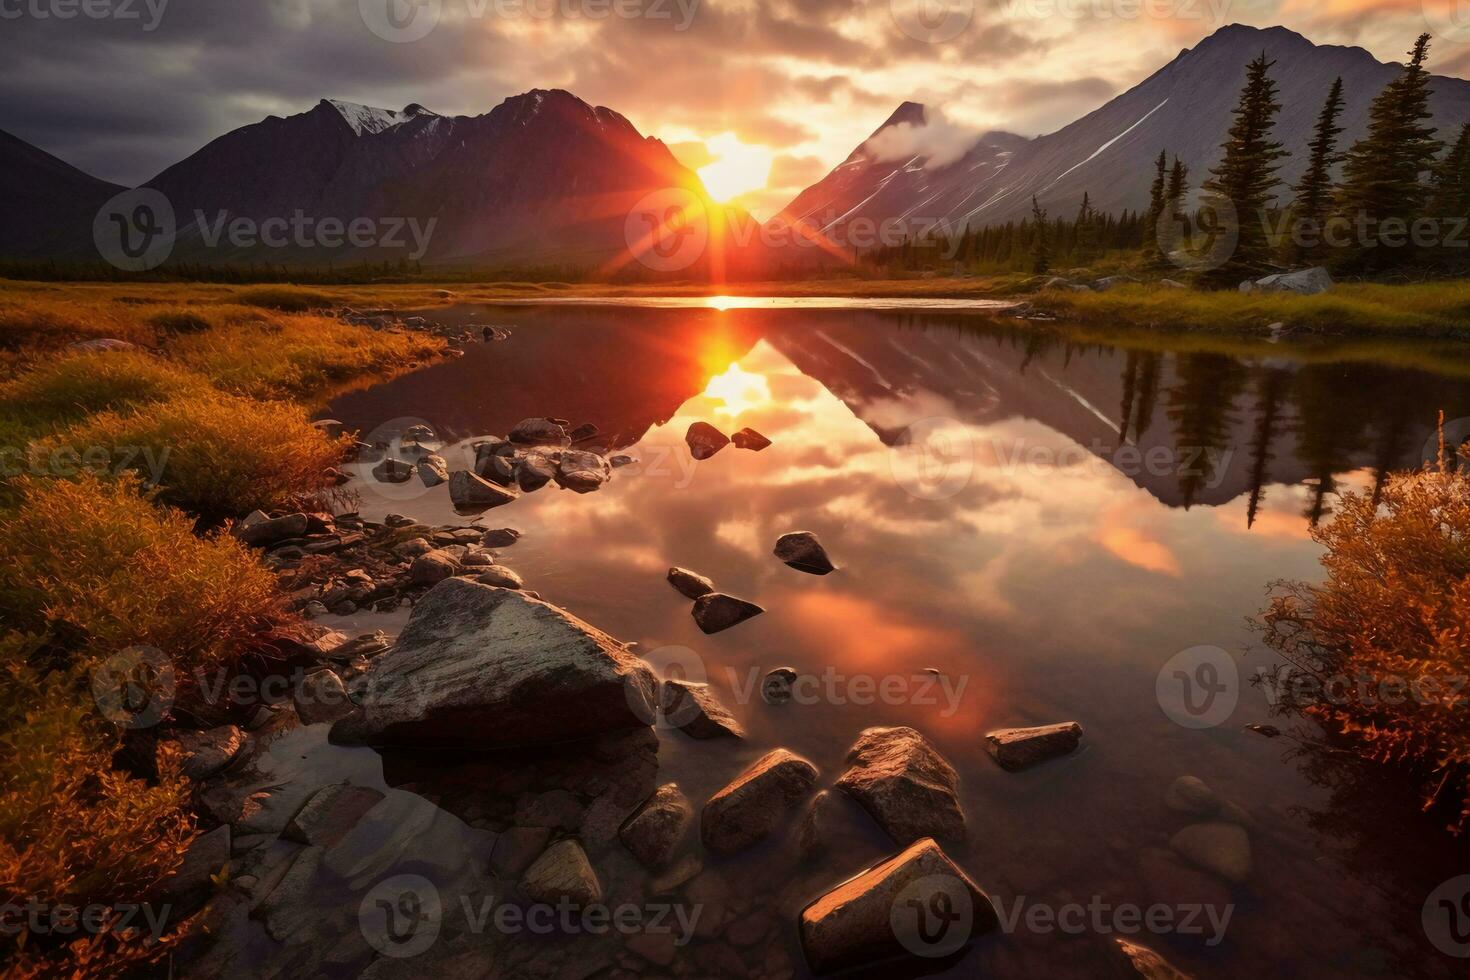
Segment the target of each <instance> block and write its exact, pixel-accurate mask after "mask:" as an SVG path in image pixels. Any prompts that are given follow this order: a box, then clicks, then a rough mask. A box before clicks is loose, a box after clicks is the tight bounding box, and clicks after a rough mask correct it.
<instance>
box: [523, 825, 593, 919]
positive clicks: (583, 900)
mask: <svg viewBox="0 0 1470 980" xmlns="http://www.w3.org/2000/svg"><path fill="white" fill-rule="evenodd" d="M521 889H522V890H523V891H525V893H526V897H528V898H530V899H531V901H533V902H543V903H545V904H547V905H557V904H559V903H561V902H562V901H563V900H566V901H569V902H571V903H572V904H573V905H578V906H582V905H594V904H596V903H597V902H600V901H602V883H601V882H600V881H598V880H597V872H595V871H593V870H592V864H591V863H590V862H589V861H588V860H587V852H586V851H584V850H582V845H581V844H578V843H577V842H576V841H575V840H572V839H571V838H566V839H564V840H559V841H557V842H556V843H555V844H552V845H551V846H550V847H548V848H547V849H546V850H545V851H543V852H542V853H541V856H540V857H538V858H537V859H536V860H535V861H534V862H532V864H531V866H530V867H529V868H527V869H526V874H525V877H523V878H522V879H521Z"/></svg>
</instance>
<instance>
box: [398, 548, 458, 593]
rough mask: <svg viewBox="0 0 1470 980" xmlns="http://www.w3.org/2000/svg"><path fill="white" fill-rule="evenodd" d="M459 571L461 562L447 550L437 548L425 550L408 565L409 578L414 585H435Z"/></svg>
mask: <svg viewBox="0 0 1470 980" xmlns="http://www.w3.org/2000/svg"><path fill="white" fill-rule="evenodd" d="M458 572H459V562H457V561H455V559H454V556H453V555H451V554H450V553H449V552H447V551H441V550H439V549H437V548H435V549H431V550H429V551H426V552H424V553H423V554H421V555H419V556H418V557H416V558H415V559H414V560H413V564H412V565H410V566H408V580H409V581H410V582H412V583H413V584H414V585H435V584H437V583H439V582H442V581H444V580H445V579H447V578H449V577H450V576H452V575H455V574H457V573H458Z"/></svg>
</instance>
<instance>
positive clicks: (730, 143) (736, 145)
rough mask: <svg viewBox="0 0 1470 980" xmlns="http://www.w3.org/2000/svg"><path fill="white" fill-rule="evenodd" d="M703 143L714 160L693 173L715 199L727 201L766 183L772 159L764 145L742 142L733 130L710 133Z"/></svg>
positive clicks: (757, 188)
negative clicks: (697, 175)
mask: <svg viewBox="0 0 1470 980" xmlns="http://www.w3.org/2000/svg"><path fill="white" fill-rule="evenodd" d="M704 145H705V147H706V149H708V150H709V152H710V155H711V156H713V157H714V158H715V159H714V162H713V163H707V164H705V165H704V166H702V167H700V168H699V170H698V171H696V172H697V173H698V174H699V179H700V180H701V181H703V182H704V186H705V188H706V189H707V190H708V191H709V192H710V196H711V197H713V198H714V199H715V200H717V201H721V202H725V201H729V200H732V199H734V198H737V197H739V196H740V195H741V194H747V193H749V192H750V191H755V190H760V189H761V188H762V187H765V186H766V181H767V180H768V179H769V178H770V176H771V161H772V160H773V159H774V157H773V155H772V153H771V151H770V150H769V149H767V148H766V147H764V146H752V145H751V144H749V143H742V142H740V138H739V137H738V136H736V135H735V134H734V133H721V134H720V135H718V136H713V137H711V138H709V139H707V140H705V141H704Z"/></svg>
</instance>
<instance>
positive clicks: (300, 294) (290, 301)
mask: <svg viewBox="0 0 1470 980" xmlns="http://www.w3.org/2000/svg"><path fill="white" fill-rule="evenodd" d="M235 301H236V302H238V303H242V304H244V305H245V306H259V307H263V308H264V309H267V310H280V311H281V312H283V313H305V312H306V311H307V310H322V309H328V308H330V307H331V306H333V305H334V304H333V300H332V297H330V296H328V295H327V294H326V293H319V292H316V291H314V290H310V289H300V288H298V287H295V286H262V287H259V288H257V289H246V290H243V291H241V292H239V293H237V294H236V295H235Z"/></svg>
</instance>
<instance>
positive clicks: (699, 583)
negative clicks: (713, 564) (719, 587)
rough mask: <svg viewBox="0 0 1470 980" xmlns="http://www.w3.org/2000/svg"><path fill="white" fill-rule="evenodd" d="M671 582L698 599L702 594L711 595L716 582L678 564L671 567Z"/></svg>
mask: <svg viewBox="0 0 1470 980" xmlns="http://www.w3.org/2000/svg"><path fill="white" fill-rule="evenodd" d="M669 584H670V585H672V586H673V587H674V588H676V589H678V590H679V591H680V592H681V593H683V594H684V595H685V596H686V597H688V598H690V599H698V598H699V597H700V596H702V595H709V594H710V593H711V592H713V591H714V590H715V583H714V582H711V581H710V580H709V579H707V578H705V577H704V576H703V575H700V574H699V573H698V572H691V571H690V570H689V569H687V568H679V567H678V566H677V565H676V566H675V567H673V568H670V569H669Z"/></svg>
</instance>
